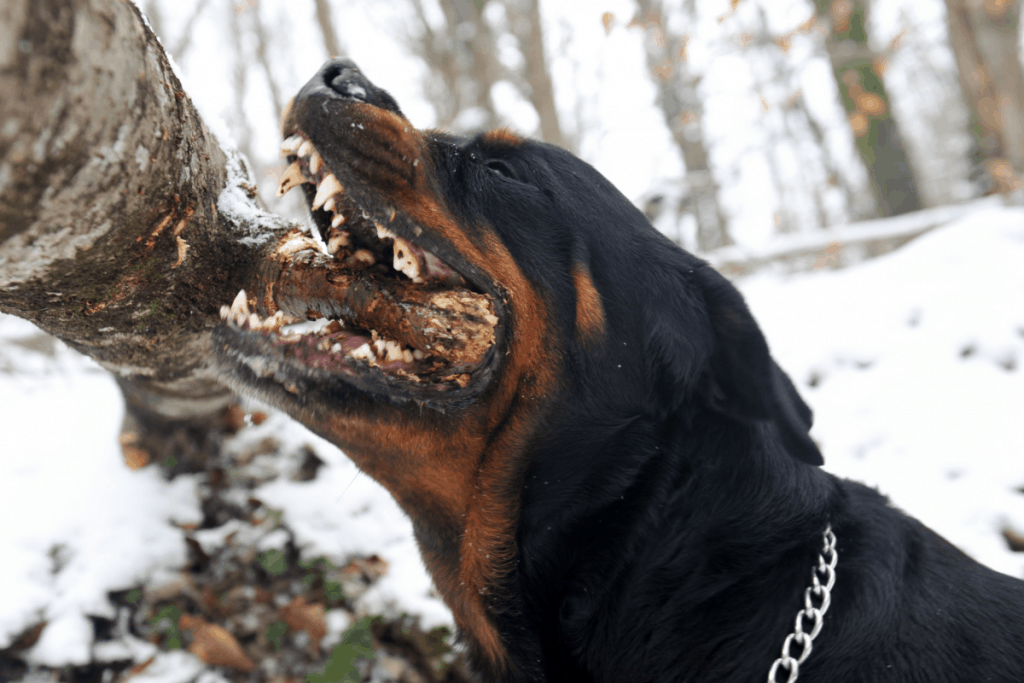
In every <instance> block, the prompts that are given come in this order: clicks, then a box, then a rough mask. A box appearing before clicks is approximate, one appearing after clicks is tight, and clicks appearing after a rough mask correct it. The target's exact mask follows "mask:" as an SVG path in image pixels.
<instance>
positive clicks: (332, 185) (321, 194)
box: [313, 173, 345, 209]
mask: <svg viewBox="0 0 1024 683" xmlns="http://www.w3.org/2000/svg"><path fill="white" fill-rule="evenodd" d="M344 191H345V188H344V187H342V186H341V183H339V182H338V179H337V178H335V177H334V174H333V173H328V174H327V175H325V176H324V179H323V180H321V181H320V184H319V185H317V188H316V197H314V198H313V208H314V209H319V208H320V207H321V206H323V205H324V202H326V201H327V198H328V197H330V196H331V195H335V194H339V193H341V192H344Z"/></svg>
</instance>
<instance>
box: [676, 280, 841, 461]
mask: <svg viewBox="0 0 1024 683" xmlns="http://www.w3.org/2000/svg"><path fill="white" fill-rule="evenodd" d="M694 274H695V275H696V276H697V277H698V279H699V282H700V284H701V289H702V293H703V295H704V302H705V306H706V312H707V314H708V316H709V318H710V323H711V328H712V331H713V333H714V337H715V339H714V346H713V348H712V351H711V359H710V364H711V380H712V383H713V384H712V391H711V404H712V407H713V408H714V409H716V410H718V411H720V412H722V413H724V414H726V415H728V416H730V417H732V418H735V419H738V420H744V421H749V420H771V421H772V423H774V424H775V426H776V428H777V429H778V432H779V434H780V436H781V437H782V442H783V444H784V445H785V447H786V450H788V451H789V453H790V455H792V456H793V457H794V458H796V459H798V460H802V461H803V462H806V463H808V464H811V465H822V464H824V462H825V461H824V459H823V458H822V457H821V452H820V451H819V450H818V447H817V446H816V445H815V444H814V442H813V441H811V438H810V436H809V435H808V431H809V430H810V428H811V424H812V423H813V420H814V419H813V415H812V413H811V409H810V408H808V407H807V404H806V403H804V402H803V399H801V398H800V395H799V394H798V393H797V391H796V387H794V386H793V382H792V381H791V380H790V379H789V377H787V376H786V373H784V372H783V371H782V369H781V368H780V367H779V366H778V365H777V364H776V363H775V361H774V360H773V359H772V357H771V355H770V354H769V353H768V343H767V342H766V341H765V339H764V335H763V334H761V329H760V328H759V327H758V326H757V323H756V322H755V321H754V317H753V316H752V315H751V314H750V310H749V309H747V305H746V303H745V302H744V301H743V297H742V296H741V295H740V293H739V292H738V291H737V290H736V288H735V287H733V286H732V284H731V283H730V282H729V281H728V280H726V279H725V278H724V277H722V276H721V275H719V274H718V273H717V272H715V271H714V270H713V269H712V268H710V267H708V266H705V267H703V268H698V269H695V272H694Z"/></svg>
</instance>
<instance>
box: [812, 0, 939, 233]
mask: <svg viewBox="0 0 1024 683" xmlns="http://www.w3.org/2000/svg"><path fill="white" fill-rule="evenodd" d="M815 7H816V9H817V13H818V18H819V21H821V23H822V24H823V26H824V27H825V46H826V48H827V49H828V56H829V59H830V61H831V63H832V70H833V73H834V74H835V78H836V85H837V87H838V88H839V94H840V96H841V97H842V101H843V106H844V108H845V109H846V113H847V116H848V117H849V121H850V128H851V129H852V130H853V134H854V137H855V138H856V144H857V150H858V151H859V152H860V156H861V159H863V161H864V165H865V166H866V167H867V169H868V175H869V176H870V178H871V187H872V189H873V190H874V195H875V201H876V202H877V204H878V213H879V215H881V216H894V215H897V214H901V213H907V212H908V211H916V210H917V209H920V208H921V200H920V199H919V198H918V192H917V185H916V183H915V181H914V173H913V171H912V169H911V166H910V162H909V160H908V158H907V153H906V150H905V149H904V143H903V137H902V136H901V135H900V126H899V124H898V122H897V121H896V118H895V117H894V116H893V113H892V104H891V101H890V98H889V94H888V92H887V91H886V88H885V81H884V79H883V76H884V74H885V66H886V63H885V62H884V61H883V59H882V58H881V56H880V55H879V54H878V53H877V52H875V51H874V50H873V49H872V48H871V46H870V45H869V43H868V29H869V24H868V9H869V3H868V2H867V0H815Z"/></svg>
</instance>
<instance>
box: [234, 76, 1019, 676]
mask: <svg viewBox="0 0 1024 683" xmlns="http://www.w3.org/2000/svg"><path fill="white" fill-rule="evenodd" d="M284 134H285V137H286V140H285V143H284V150H285V151H286V153H287V154H288V155H289V159H290V161H291V162H292V166H291V167H290V168H289V170H288V172H286V174H285V176H284V180H283V181H282V190H284V191H286V190H288V189H291V187H293V186H302V187H303V188H304V190H305V192H306V195H307V198H308V199H309V201H310V204H311V206H312V208H313V217H314V220H315V222H316V224H317V226H318V228H319V229H320V232H321V235H322V237H323V238H324V241H325V242H326V243H327V244H328V245H329V250H330V251H331V252H332V253H333V256H332V257H328V256H326V255H324V254H323V253H322V252H321V251H318V250H316V249H313V248H309V249H307V248H305V247H308V246H311V244H312V243H311V242H310V243H305V242H303V239H304V238H302V237H299V236H295V235H293V236H291V237H290V238H289V240H287V241H286V242H285V243H282V246H281V249H280V252H279V253H280V256H281V260H280V264H281V272H280V273H275V274H273V275H272V276H268V277H267V278H266V287H265V289H264V290H263V291H259V292H250V293H249V295H248V296H247V297H240V298H239V299H238V300H236V303H235V305H234V307H233V308H232V309H231V310H230V311H225V312H224V313H225V316H226V317H227V318H229V319H230V320H231V322H232V324H231V325H224V326H221V327H220V328H218V329H217V330H216V332H215V335H214V340H215V346H216V350H217V353H218V357H219V363H220V365H221V368H222V371H223V374H224V377H225V381H227V382H229V383H230V384H231V386H233V387H235V388H237V389H238V390H239V391H242V392H247V393H250V394H255V395H257V396H259V397H261V398H263V399H265V400H267V401H269V402H271V403H273V404H275V405H277V406H279V407H281V408H282V409H283V410H285V411H287V412H288V413H290V414H291V415H293V416H294V417H295V418H297V419H298V420H300V421H301V422H303V423H304V424H306V425H307V426H308V427H310V428H311V429H313V430H314V431H316V432H318V433H319V434H322V435H323V436H325V437H326V438H328V439H330V440H331V441H332V442H334V443H336V444H337V445H338V446H340V447H341V448H343V449H344V450H345V452H346V453H347V454H348V455H349V456H350V457H351V458H353V460H355V462H356V463H358V465H359V466H360V467H361V468H362V469H363V470H364V471H366V472H367V473H368V474H370V475H371V476H373V477H374V478H376V479H377V480H378V481H380V482H381V483H382V484H383V485H384V486H386V487H387V488H388V489H389V490H390V491H391V492H392V494H393V495H394V496H395V498H396V500H397V501H398V502H399V503H400V504H401V505H402V507H403V508H404V509H405V511H406V512H407V513H408V515H409V516H410V517H411V519H412V522H413V525H414V528H415V532H416V536H417V539H418V542H419V545H420V549H421V552H422V555H423V559H424V561H425V563H426V566H427V568H428V570H429V571H430V572H431V574H432V576H433V578H434V582H435V584H436V586H437V588H438V589H439V591H440V592H441V593H442V594H443V596H444V598H445V600H446V601H447V603H448V605H449V606H450V607H451V609H452V612H453V614H454V616H455V620H456V623H457V625H458V626H459V629H460V631H461V633H462V636H463V638H464V640H465V641H466V643H467V644H468V647H469V651H470V654H471V657H472V661H473V663H474V665H475V667H476V668H477V670H478V671H479V673H480V677H481V679H482V680H486V681H557V682H558V683H565V682H570V681H630V682H632V681H637V682H641V681H657V682H659V683H667V682H670V681H673V682H674V681H700V682H708V681H729V682H731V683H747V682H749V683H754V682H758V683H759V682H761V681H765V680H767V679H768V677H769V670H772V669H773V667H774V671H775V674H774V675H775V679H776V680H778V681H786V680H795V675H794V674H795V671H794V670H795V669H796V668H797V665H796V664H795V661H794V660H795V659H798V658H800V656H801V655H802V654H807V656H806V657H805V658H803V659H804V661H803V662H801V663H800V664H799V680H800V681H801V682H806V683H810V682H812V681H819V682H830V683H866V682H872V681H904V682H909V681H920V682H928V683H937V682H941V681H965V682H966V681H971V682H975V681H1000V682H1003V683H1020V682H1021V681H1024V582H1020V581H1017V580H1014V579H1011V578H1009V577H1007V576H1003V575H1001V574H998V573H996V572H993V571H990V570H989V569H986V568H985V567H982V566H980V565H978V564H977V563H975V562H973V561H972V560H970V559H969V558H968V557H966V556H965V555H964V554H963V553H961V552H960V551H958V550H957V549H956V548H954V547H953V546H951V545H950V544H949V543H947V542H946V541H945V540H943V539H942V538H940V537H939V536H937V535H936V534H935V533H933V532H932V531H930V530H929V529H927V528H926V527H924V526H923V525H921V524H920V523H919V522H917V521H915V520H913V519H910V518H908V517H907V516H905V515H903V514H902V513H900V512H899V511H898V510H896V509H894V508H893V507H892V506H891V505H890V504H889V503H888V502H887V501H886V499H885V498H883V497H882V496H881V495H879V494H878V493H876V492H875V491H872V490H870V489H868V488H866V487H864V486H861V485H859V484H855V483H851V482H848V481H842V480H839V479H836V478H835V477H833V476H831V475H829V474H826V473H825V472H823V471H821V470H820V469H819V468H818V467H817V465H820V464H821V463H822V459H821V456H820V454H819V452H818V450H817V448H816V446H815V445H814V443H813V442H812V441H811V440H810V439H809V437H808V434H807V432H808V429H809V428H810V426H811V412H810V410H809V409H808V408H807V406H806V405H805V404H804V403H803V401H802V400H801V399H800V397H799V396H798V395H797V392H796V390H795V389H794V387H793V384H792V383H791V382H790V381H789V379H788V378H787V377H786V375H785V374H783V372H782V371H781V370H780V369H779V367H778V366H777V365H776V364H775V362H774V361H773V360H772V358H771V356H770V355H769V353H768V347H767V345H766V343H765V340H764V338H763V336H762V335H761V332H760V330H759V329H758V327H757V324H756V323H755V322H754V319H753V318H752V317H751V315H750V312H749V311H748V310H747V308H746V306H745V304H744V302H743V300H742V298H741V297H740V295H739V293H738V292H737V291H736V290H735V289H734V288H733V287H732V286H731V285H730V284H729V283H728V282H727V281H726V280H725V279H724V278H722V277H721V276H720V275H718V274H717V273H716V272H715V271H713V270H712V269H711V268H710V267H708V265H707V264H706V263H704V262H703V261H701V260H699V259H697V258H695V257H694V256H692V255H690V254H688V253H686V252H684V251H682V250H680V249H678V248H677V247H675V246H673V245H672V244H671V243H670V242H669V241H668V240H667V239H665V238H664V237H662V236H661V235H660V234H658V233H657V232H656V231H655V230H654V229H653V228H652V227H651V226H650V225H649V224H648V223H647V221H646V220H645V219H644V217H643V215H642V214H641V213H640V212H639V211H637V210H636V209H635V208H634V207H633V206H632V205H631V204H630V203H629V202H628V201H627V200H626V199H625V197H623V196H622V195H621V194H620V193H619V192H618V191H616V189H615V188H614V187H612V186H611V185H610V184H609V183H608V181H607V180H605V179H604V178H603V177H602V176H601V175H600V174H598V173H597V172H596V171H595V170H594V169H593V168H591V167H590V166H588V165H587V164H585V163H583V162H582V161H580V160H578V159H576V158H575V157H573V156H572V155H570V154H568V153H566V152H564V151H562V150H560V149H557V148H555V147H552V146H549V145H545V144H541V143H537V142H531V141H528V140H524V139H521V138H519V137H517V136H515V135H514V134H512V133H509V132H507V131H497V132H491V133H485V134H483V135H480V136H478V137H474V138H471V139H467V138H459V137H455V136H451V135H446V134H443V133H439V132H430V131H427V132H422V131H417V130H415V129H414V128H413V127H412V126H411V124H409V122H408V120H407V119H406V118H405V117H404V116H403V115H402V113H401V111H400V110H399V108H398V105H397V104H396V103H395V101H394V100H393V99H392V98H391V97H390V96H389V95H388V94H387V93H386V92H384V91H382V90H380V89H379V88H377V87H375V86H374V85H373V84H371V83H370V82H369V81H368V80H367V79H366V78H365V77H364V76H363V75H362V74H361V73H360V72H359V70H358V68H357V67H356V66H355V65H354V64H352V63H351V62H347V61H333V62H329V63H328V64H326V65H325V66H324V67H323V68H322V69H321V71H320V72H319V73H318V74H317V75H316V76H315V77H314V78H313V80H311V81H310V82H309V83H308V84H307V85H306V86H305V87H304V88H303V89H302V91H301V92H300V93H299V95H298V96H297V98H296V99H295V100H294V101H293V103H292V104H291V105H290V107H289V110H288V112H287V114H286V117H285V121H284ZM391 263H393V267H392V265H390V264H391ZM250 306H251V307H252V308H253V309H254V310H255V312H256V313H257V314H258V315H259V316H260V318H259V319H258V320H256V319H253V318H252V317H251V315H250V311H249V308H250ZM279 311H280V312H279ZM286 316H287V317H286ZM306 317H309V318H320V317H324V318H328V319H336V320H337V319H340V320H341V323H332V324H331V325H330V326H328V327H326V328H324V329H323V330H321V332H320V333H312V334H305V335H298V334H289V333H288V332H287V331H283V332H282V331H281V330H280V329H279V328H280V326H281V324H282V322H285V321H286V320H287V319H291V318H306ZM264 318H266V320H264ZM829 528H831V530H832V532H834V535H835V538H836V539H838V541H837V544H836V545H835V550H832V549H830V548H828V547H826V543H827V541H826V540H825V539H826V538H828V534H827V533H826V530H827V529H829ZM836 555H838V566H837V569H836V570H835V584H834V586H833V587H832V589H831V593H830V597H829V596H828V595H826V591H825V590H824V589H822V588H818V587H817V586H816V584H815V581H816V580H817V581H820V582H821V583H823V584H825V583H827V582H828V579H829V578H830V577H829V574H830V570H828V569H826V568H822V569H819V570H812V568H813V567H818V566H819V564H820V565H822V567H825V566H826V565H828V563H830V562H832V561H833V560H834V559H835V557H836ZM812 575H813V576H812ZM812 585H813V586H815V587H813V588H812ZM805 599H806V600H807V605H809V606H810V607H809V608H808V611H807V613H806V615H805V616H801V617H798V616H797V615H798V611H800V610H803V609H805ZM826 601H828V602H830V605H828V606H826V605H824V604H823V603H824V602H826ZM826 607H827V610H828V611H827V615H826V616H825V617H824V621H823V622H822V625H821V628H820V633H817V634H816V636H817V637H816V638H815V639H814V640H813V643H811V642H810V639H809V637H807V636H801V635H797V636H794V637H792V638H790V639H789V641H790V642H789V645H788V647H787V652H788V654H789V655H791V656H792V657H793V658H794V660H790V659H785V660H783V661H781V662H778V663H776V660H777V659H778V658H779V657H780V655H781V654H782V649H783V642H784V641H786V640H787V636H788V635H789V634H792V633H794V631H795V630H797V622H799V630H802V631H804V632H811V631H813V629H814V625H815V624H814V621H815V618H816V617H815V610H817V612H818V613H820V612H821V611H823V610H824V609H825V608H826ZM811 608H814V609H811ZM811 645H813V647H811ZM808 651H809V654H808Z"/></svg>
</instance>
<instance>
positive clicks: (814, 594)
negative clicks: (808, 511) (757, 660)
mask: <svg viewBox="0 0 1024 683" xmlns="http://www.w3.org/2000/svg"><path fill="white" fill-rule="evenodd" d="M823 538H824V541H825V545H824V546H823V547H822V551H821V553H820V554H819V555H818V564H817V566H815V567H812V568H811V585H810V586H808V587H807V590H805V591H804V608H803V609H802V610H800V611H799V612H797V613H796V625H795V627H794V628H793V632H792V633H790V634H789V635H788V636H786V640H785V642H783V643H782V656H781V657H779V658H778V659H776V660H775V663H774V664H772V668H771V669H769V671H768V683H796V679H797V676H799V675H800V665H801V664H803V663H804V662H805V661H806V660H807V658H808V657H810V656H811V650H812V649H813V647H812V643H813V642H814V639H815V638H817V637H818V634H819V633H821V625H822V621H823V619H824V618H825V612H827V611H828V608H829V606H830V605H831V604H832V592H831V591H832V587H833V586H834V585H835V584H836V562H838V561H839V554H838V553H837V552H836V535H835V534H833V533H832V525H831V524H829V525H828V527H827V528H826V529H825V533H824V534H823ZM819 576H820V577H821V578H820V579H819V578H818V577H819ZM822 581H824V582H825V583H824V585H823V584H822ZM815 598H816V599H817V600H819V601H820V603H821V604H820V605H818V606H817V607H815V606H814V599H815ZM805 619H806V620H807V621H808V622H810V623H812V624H813V626H811V630H810V632H809V633H808V632H807V631H805V630H804V620H805ZM794 642H796V643H798V644H799V645H800V646H801V650H800V654H799V655H798V656H796V657H794V656H793V655H792V654H790V652H789V648H790V647H791V646H792V645H793V643H794ZM779 669H785V670H786V671H788V672H789V678H787V679H786V680H785V681H778V680H777V679H776V678H775V675H776V674H777V673H778V672H779Z"/></svg>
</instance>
